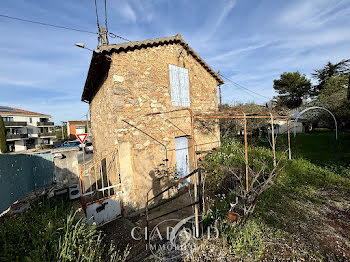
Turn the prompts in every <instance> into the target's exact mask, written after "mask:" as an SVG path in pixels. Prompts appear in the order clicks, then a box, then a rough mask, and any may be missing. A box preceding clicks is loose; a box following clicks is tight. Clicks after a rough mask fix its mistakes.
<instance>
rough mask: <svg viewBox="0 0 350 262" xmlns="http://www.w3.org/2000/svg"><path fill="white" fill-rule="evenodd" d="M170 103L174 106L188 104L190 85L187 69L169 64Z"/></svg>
mask: <svg viewBox="0 0 350 262" xmlns="http://www.w3.org/2000/svg"><path fill="white" fill-rule="evenodd" d="M169 74H170V89H171V104H172V105H174V106H190V87H189V80H188V70H187V69H186V68H182V67H178V66H174V65H169Z"/></svg>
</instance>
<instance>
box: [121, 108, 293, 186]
mask: <svg viewBox="0 0 350 262" xmlns="http://www.w3.org/2000/svg"><path fill="white" fill-rule="evenodd" d="M179 111H188V113H189V117H190V119H191V137H192V139H193V145H194V148H195V147H196V145H197V144H196V141H195V132H194V120H195V119H241V120H243V129H244V151H245V182H246V190H247V191H248V180H249V160H248V136H247V121H248V120H249V119H269V120H270V125H271V145H272V146H271V147H272V153H273V166H274V167H275V166H276V143H275V134H274V121H275V120H285V121H286V122H287V139H288V155H289V159H291V158H292V152H291V141H290V127H289V122H290V121H291V120H290V116H281V115H273V114H272V113H271V112H253V113H246V112H244V111H242V110H229V111H221V112H220V111H219V112H216V113H209V114H194V113H193V111H192V109H191V108H189V107H182V108H179V109H175V110H169V111H163V112H161V111H160V112H154V113H149V114H144V115H138V116H137V117H133V118H132V119H134V118H140V117H149V116H156V115H162V114H171V113H174V112H179ZM122 121H123V122H124V123H126V124H128V125H130V126H131V127H133V128H136V129H137V130H139V131H141V132H142V133H144V134H145V135H147V136H148V137H150V138H151V139H153V140H154V141H156V142H157V143H159V144H160V145H161V146H163V147H164V148H165V152H166V153H165V154H166V155H165V157H166V159H167V152H168V149H167V147H166V146H165V145H164V144H163V143H162V142H160V141H159V140H158V139H156V138H154V137H153V136H152V135H150V134H148V133H147V132H146V131H144V130H141V129H139V128H137V127H136V126H134V125H132V124H130V123H129V122H128V121H126V120H122ZM170 123H171V124H173V123H172V122H171V121H170ZM173 125H174V124H173ZM174 126H175V127H176V125H174ZM176 128H178V127H176ZM192 154H193V159H194V163H193V164H194V166H193V169H196V168H197V159H196V152H195V150H192ZM166 163H167V162H166ZM195 181H196V180H195ZM195 189H196V185H195Z"/></svg>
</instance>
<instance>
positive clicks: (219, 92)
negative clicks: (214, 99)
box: [219, 85, 222, 106]
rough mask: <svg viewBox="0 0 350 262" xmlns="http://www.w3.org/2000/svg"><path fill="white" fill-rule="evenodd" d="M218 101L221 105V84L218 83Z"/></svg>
mask: <svg viewBox="0 0 350 262" xmlns="http://www.w3.org/2000/svg"><path fill="white" fill-rule="evenodd" d="M219 103H220V106H221V105H222V99H221V85H219Z"/></svg>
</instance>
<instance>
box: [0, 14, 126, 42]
mask: <svg viewBox="0 0 350 262" xmlns="http://www.w3.org/2000/svg"><path fill="white" fill-rule="evenodd" d="M0 17H4V18H8V19H12V20H17V21H22V22H27V23H31V24H38V25H43V26H49V27H55V28H60V29H65V30H70V31H76V32H82V33H89V34H94V35H98V34H99V33H96V32H92V31H87V30H83V29H77V28H71V27H66V26H60V25H54V24H49V23H43V22H39V21H33V20H28V19H23V18H19V17H14V16H8V15H3V14H0ZM108 35H109V36H110V37H112V38H119V39H121V40H124V41H127V42H131V40H129V39H127V38H125V37H122V36H120V35H117V34H114V33H112V32H110V33H108Z"/></svg>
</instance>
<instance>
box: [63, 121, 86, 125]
mask: <svg viewBox="0 0 350 262" xmlns="http://www.w3.org/2000/svg"><path fill="white" fill-rule="evenodd" d="M88 123H89V125H90V121H88ZM68 124H69V125H86V121H75V120H70V121H68Z"/></svg>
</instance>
